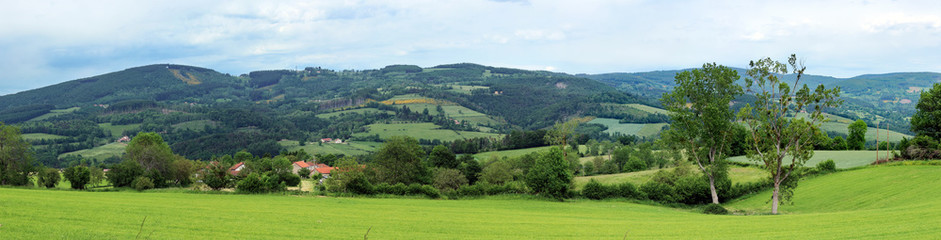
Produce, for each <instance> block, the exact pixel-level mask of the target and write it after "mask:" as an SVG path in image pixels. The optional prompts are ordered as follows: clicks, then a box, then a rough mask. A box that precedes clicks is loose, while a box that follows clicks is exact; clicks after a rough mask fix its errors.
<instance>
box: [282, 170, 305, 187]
mask: <svg viewBox="0 0 941 240" xmlns="http://www.w3.org/2000/svg"><path fill="white" fill-rule="evenodd" d="M281 178H282V180H284V184H286V185H288V186H291V187H297V185H300V184H301V176H298V175H296V174H292V173H285V174H283V175H282V176H281Z"/></svg>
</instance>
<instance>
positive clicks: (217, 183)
mask: <svg viewBox="0 0 941 240" xmlns="http://www.w3.org/2000/svg"><path fill="white" fill-rule="evenodd" d="M202 179H203V183H205V184H206V186H208V187H209V188H212V190H219V189H222V188H225V187H226V186H228V185H229V172H228V168H227V167H226V165H224V164H221V163H218V162H215V163H210V164H209V168H208V169H206V170H205V171H203V174H202Z"/></svg>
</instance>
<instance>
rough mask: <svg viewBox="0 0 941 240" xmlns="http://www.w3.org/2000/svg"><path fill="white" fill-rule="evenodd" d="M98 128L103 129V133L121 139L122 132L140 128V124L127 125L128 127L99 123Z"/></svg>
mask: <svg viewBox="0 0 941 240" xmlns="http://www.w3.org/2000/svg"><path fill="white" fill-rule="evenodd" d="M98 127H100V128H101V129H104V130H105V131H109V132H111V136H112V137H115V138H121V137H122V136H124V135H123V134H124V131H132V130H137V129H139V128H140V123H136V124H128V125H111V123H99V124H98Z"/></svg>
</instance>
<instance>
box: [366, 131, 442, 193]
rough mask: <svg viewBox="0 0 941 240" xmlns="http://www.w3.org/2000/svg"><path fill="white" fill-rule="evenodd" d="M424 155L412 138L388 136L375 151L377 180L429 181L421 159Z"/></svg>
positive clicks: (394, 182)
mask: <svg viewBox="0 0 941 240" xmlns="http://www.w3.org/2000/svg"><path fill="white" fill-rule="evenodd" d="M424 155H425V151H423V150H422V148H421V146H420V145H418V141H417V140H415V139H414V138H411V137H406V136H397V137H392V138H389V140H388V141H386V143H385V145H382V147H381V148H379V150H378V151H376V156H375V163H376V165H375V167H376V171H377V173H378V176H377V177H378V179H379V181H380V182H385V183H389V184H396V183H404V184H411V183H427V182H429V181H428V180H430V179H429V177H430V176H429V175H430V173H429V171H428V168H427V167H425V165H424V164H422V161H421V160H422V158H423V157H424Z"/></svg>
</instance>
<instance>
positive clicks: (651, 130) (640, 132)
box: [588, 118, 667, 137]
mask: <svg viewBox="0 0 941 240" xmlns="http://www.w3.org/2000/svg"><path fill="white" fill-rule="evenodd" d="M618 121H619V120H617V119H613V118H595V119H594V120H591V121H590V122H588V123H597V124H601V125H605V126H607V127H608V130H604V132H606V133H609V134H614V133H621V134H626V135H636V136H641V137H653V136H656V135H657V134H660V129H663V126H666V125H667V124H666V123H619V122H618Z"/></svg>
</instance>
